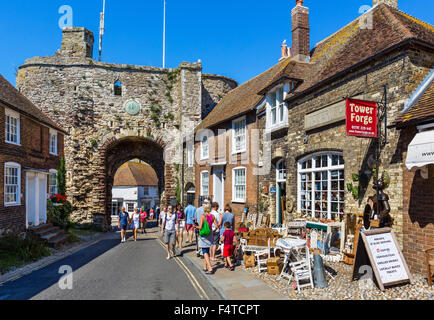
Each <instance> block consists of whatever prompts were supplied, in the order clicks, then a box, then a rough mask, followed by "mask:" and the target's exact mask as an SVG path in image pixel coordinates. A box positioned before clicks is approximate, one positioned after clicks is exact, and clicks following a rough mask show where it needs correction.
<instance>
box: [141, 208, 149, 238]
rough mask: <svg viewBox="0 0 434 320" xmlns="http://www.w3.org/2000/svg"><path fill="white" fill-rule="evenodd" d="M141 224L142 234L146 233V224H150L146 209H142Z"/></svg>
mask: <svg viewBox="0 0 434 320" xmlns="http://www.w3.org/2000/svg"><path fill="white" fill-rule="evenodd" d="M140 223H141V224H142V233H146V224H147V223H148V213H147V212H146V211H145V208H144V207H142V208H141V209H140Z"/></svg>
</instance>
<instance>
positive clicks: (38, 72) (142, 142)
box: [17, 28, 237, 227]
mask: <svg viewBox="0 0 434 320" xmlns="http://www.w3.org/2000/svg"><path fill="white" fill-rule="evenodd" d="M92 48H93V34H92V33H91V32H90V31H88V30H86V29H84V28H71V29H65V30H64V31H63V42H62V49H61V50H59V51H58V52H56V54H55V55H54V56H50V57H36V58H31V59H28V60H26V62H25V64H24V65H23V66H21V67H20V69H19V73H18V76H17V87H18V88H19V89H20V91H21V92H22V93H23V94H24V95H25V96H27V97H28V98H29V99H30V100H31V101H32V102H33V103H35V104H36V105H37V106H39V107H40V108H41V109H42V110H43V111H44V112H45V113H47V114H48V115H50V116H51V117H52V118H53V119H54V120H56V121H57V122H58V123H59V124H60V125H61V126H63V127H64V128H65V129H66V130H67V131H68V132H69V134H70V135H69V136H68V137H67V138H66V141H65V158H66V168H67V193H68V196H69V198H70V199H71V201H72V203H73V205H74V206H75V207H76V210H75V212H74V215H73V219H74V220H76V221H77V222H81V223H89V222H90V223H98V224H100V225H103V226H105V227H107V226H108V223H109V216H110V215H109V212H110V210H109V208H110V204H111V184H112V182H113V176H114V173H115V172H116V170H117V168H118V167H119V166H120V165H121V164H122V161H124V162H125V161H128V160H129V159H131V158H133V157H137V158H140V159H142V160H144V161H147V162H148V163H150V164H151V165H152V166H153V168H154V169H155V171H156V172H157V175H158V177H159V179H160V181H159V187H160V191H161V192H162V194H163V197H162V203H164V202H166V203H167V202H168V201H169V200H170V198H172V197H174V195H175V187H176V176H179V175H180V172H179V171H177V170H176V166H175V163H165V162H164V159H170V160H171V161H170V162H177V163H181V159H177V158H176V157H175V156H174V153H173V149H174V143H176V142H180V141H181V140H180V139H181V137H182V136H183V135H185V134H186V133H188V132H192V131H193V128H194V127H195V126H196V125H197V124H198V122H199V121H200V119H201V117H202V113H203V112H204V109H205V108H206V107H207V105H214V104H215V103H217V102H218V101H219V100H218V99H220V98H221V97H222V96H223V95H224V94H225V93H226V92H228V91H229V90H231V89H232V88H234V87H235V86H236V85H237V84H236V82H235V81H233V80H232V79H229V78H226V77H223V76H218V75H207V74H203V73H202V65H201V63H200V62H198V63H185V62H184V63H182V64H181V65H180V66H179V67H178V68H176V69H161V68H154V67H144V66H130V65H126V64H110V63H104V62H97V61H95V60H93V59H92ZM117 81H119V82H120V83H121V84H122V94H121V95H115V93H114V84H115V83H116V82H117ZM131 99H134V100H136V101H137V102H138V103H139V104H140V106H141V109H140V112H139V114H137V115H135V116H133V115H130V114H128V113H127V112H126V111H125V107H124V104H125V103H126V102H127V101H129V100H131ZM169 151H170V152H169ZM165 154H166V158H165V157H164V155H165ZM172 160H173V161H172ZM178 178H180V177H178ZM163 191H164V192H163Z"/></svg>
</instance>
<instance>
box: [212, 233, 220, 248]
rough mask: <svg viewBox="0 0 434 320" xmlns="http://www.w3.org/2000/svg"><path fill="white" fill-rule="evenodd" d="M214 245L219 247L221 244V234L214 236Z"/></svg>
mask: <svg viewBox="0 0 434 320" xmlns="http://www.w3.org/2000/svg"><path fill="white" fill-rule="evenodd" d="M212 243H213V245H215V246H218V245H219V244H220V232H217V233H214V234H213V242H212Z"/></svg>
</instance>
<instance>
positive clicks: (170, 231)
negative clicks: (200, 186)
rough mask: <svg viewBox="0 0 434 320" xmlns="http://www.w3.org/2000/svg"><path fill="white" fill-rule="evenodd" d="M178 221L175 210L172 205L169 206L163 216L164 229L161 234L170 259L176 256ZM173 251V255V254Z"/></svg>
mask: <svg viewBox="0 0 434 320" xmlns="http://www.w3.org/2000/svg"><path fill="white" fill-rule="evenodd" d="M176 223H177V216H176V213H175V212H173V208H172V206H168V207H167V212H166V214H165V215H164V217H163V225H162V230H163V231H162V233H161V236H162V237H163V238H164V243H165V244H166V250H167V258H166V259H167V260H169V259H170V258H171V257H172V256H176V251H175V244H176ZM171 249H172V250H171ZM171 251H172V255H171Z"/></svg>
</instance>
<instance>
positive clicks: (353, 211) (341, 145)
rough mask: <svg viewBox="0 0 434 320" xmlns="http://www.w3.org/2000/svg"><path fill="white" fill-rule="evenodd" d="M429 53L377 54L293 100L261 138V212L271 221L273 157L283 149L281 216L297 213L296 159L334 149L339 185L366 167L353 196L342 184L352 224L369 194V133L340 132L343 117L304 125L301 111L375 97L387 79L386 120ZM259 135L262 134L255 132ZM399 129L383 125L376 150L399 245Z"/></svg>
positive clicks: (425, 66) (428, 63)
mask: <svg viewBox="0 0 434 320" xmlns="http://www.w3.org/2000/svg"><path fill="white" fill-rule="evenodd" d="M433 62H434V61H433V56H432V54H429V53H427V52H424V51H423V50H421V49H417V48H410V49H408V50H407V51H400V52H395V53H391V54H389V55H388V56H387V57H383V58H381V59H377V60H376V61H373V62H371V63H370V64H369V65H365V66H364V67H360V68H359V69H358V70H355V71H353V72H351V73H347V74H346V75H345V76H342V77H341V78H339V79H337V80H335V81H334V82H331V83H328V84H327V85H324V86H322V87H319V88H317V90H316V91H314V92H312V93H310V94H308V95H306V96H304V97H300V98H299V99H297V100H295V101H294V102H293V103H291V105H290V106H289V126H288V129H286V130H285V132H284V133H283V137H284V138H283V139H282V134H279V133H273V134H272V136H271V142H268V143H265V144H263V150H262V153H265V152H266V151H265V150H266V149H267V148H268V149H270V150H269V151H268V152H270V153H271V155H272V159H273V162H272V170H271V172H270V174H269V175H265V176H261V177H259V190H258V201H259V206H260V207H263V208H264V213H268V214H270V215H271V218H272V219H271V220H272V222H274V221H275V216H276V214H275V212H276V195H275V194H270V193H269V192H268V193H267V192H265V191H267V190H269V188H271V187H275V186H276V174H275V162H276V159H277V158H278V157H281V155H282V154H283V155H284V158H285V159H286V166H287V185H286V187H287V212H286V214H287V218H294V217H297V216H300V213H299V212H297V211H298V208H297V204H298V203H297V202H298V172H297V170H298V168H297V165H298V161H299V160H300V159H301V158H303V157H305V156H308V155H313V154H315V153H318V152H324V151H337V152H341V153H342V154H343V157H344V160H345V186H346V184H347V183H353V184H356V185H357V184H358V183H354V182H353V179H352V175H353V174H355V173H357V174H360V173H361V172H362V173H363V172H365V173H367V177H368V181H366V182H365V184H364V185H363V186H362V188H361V191H360V197H359V199H354V198H353V195H352V193H350V192H348V191H347V190H345V210H344V213H345V221H346V222H347V227H348V229H349V230H352V227H353V226H354V224H355V221H356V219H355V217H356V215H357V214H360V213H363V209H364V206H365V204H366V201H367V197H368V196H371V195H374V193H375V190H373V189H372V182H373V178H372V171H369V170H366V160H367V157H368V156H369V155H370V154H374V155H375V153H374V150H375V149H374V144H373V142H372V139H364V138H356V137H348V136H346V131H345V120H344V121H342V120H341V121H337V122H334V123H331V124H327V125H324V126H322V127H319V128H316V129H312V130H306V129H305V116H306V115H308V114H311V113H313V112H315V111H318V110H321V109H323V108H326V107H328V106H330V105H333V104H336V103H344V101H345V97H358V98H359V99H364V100H369V101H381V100H382V98H383V93H384V88H383V85H385V84H387V85H388V90H387V94H388V104H387V114H388V124H389V125H390V124H391V123H392V122H393V121H394V119H395V118H396V116H397V115H398V114H399V113H400V111H401V110H402V108H403V105H404V102H405V101H406V99H408V98H409V97H410V95H411V94H412V92H413V91H414V90H415V89H416V88H417V86H418V85H419V84H420V82H421V81H422V80H423V79H424V77H425V76H426V74H427V73H428V72H429V70H430V68H431V67H432V65H433ZM258 121H259V127H260V128H261V130H262V132H263V130H264V128H265V116H262V115H261V116H260V117H259V120H258ZM261 137H263V134H261ZM399 138H400V132H398V131H397V130H395V129H388V143H387V145H386V146H385V147H384V148H383V149H382V151H381V156H380V159H381V163H380V170H379V173H380V176H381V174H382V173H383V172H385V173H387V174H388V175H389V176H390V186H389V187H388V188H387V189H386V190H385V192H386V193H387V194H388V195H389V196H390V201H389V203H390V206H391V215H392V217H393V219H394V225H393V229H394V230H395V233H396V234H397V238H398V241H399V243H400V245H401V246H402V245H403V234H405V233H404V220H403V195H402V188H403V172H402V163H403V159H402V154H401V149H400V148H399V144H398V142H399Z"/></svg>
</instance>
